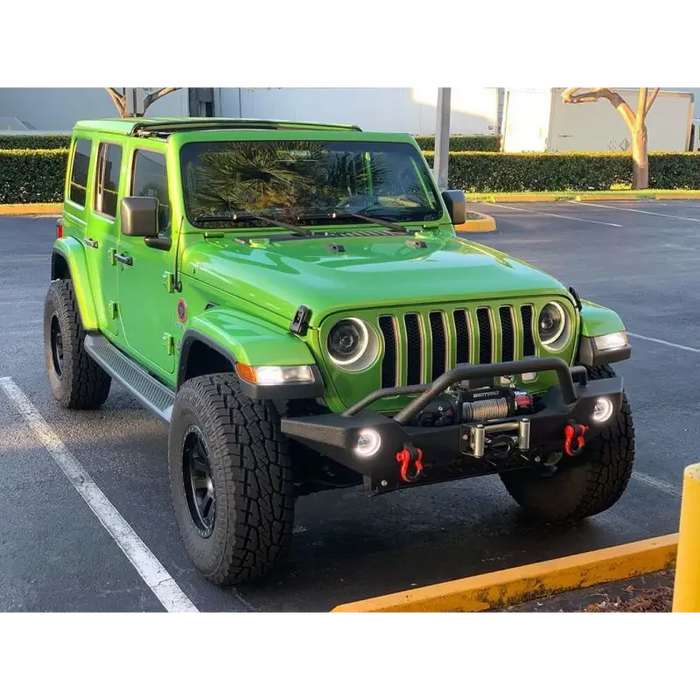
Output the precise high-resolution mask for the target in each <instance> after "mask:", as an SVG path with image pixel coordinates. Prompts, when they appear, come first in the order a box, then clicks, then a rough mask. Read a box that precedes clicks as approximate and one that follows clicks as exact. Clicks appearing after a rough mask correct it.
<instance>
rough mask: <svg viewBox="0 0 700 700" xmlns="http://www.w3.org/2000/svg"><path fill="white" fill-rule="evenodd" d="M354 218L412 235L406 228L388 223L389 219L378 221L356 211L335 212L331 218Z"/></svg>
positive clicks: (391, 222)
mask: <svg viewBox="0 0 700 700" xmlns="http://www.w3.org/2000/svg"><path fill="white" fill-rule="evenodd" d="M343 217H352V218H353V219H361V220H362V221H367V222H369V223H370V224H377V226H386V227H387V228H388V229H389V230H390V231H399V232H400V233H411V231H409V230H408V229H407V228H406V227H405V226H401V224H396V223H394V222H393V221H388V220H387V219H377V218H376V217H374V216H367V215H366V214H361V213H360V212H356V211H334V212H332V213H331V218H333V219H337V218H343Z"/></svg>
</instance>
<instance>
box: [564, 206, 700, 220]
mask: <svg viewBox="0 0 700 700" xmlns="http://www.w3.org/2000/svg"><path fill="white" fill-rule="evenodd" d="M576 204H580V205H581V206H583V207H598V209H615V211H631V212H634V213H635V214H648V215H649V216H662V217H663V218H664V219H682V220H683V221H695V222H697V223H700V219H692V218H691V217H689V216H678V214H662V213H661V212H658V211H646V209H632V208H628V207H611V206H610V205H609V204H593V203H592V202H576Z"/></svg>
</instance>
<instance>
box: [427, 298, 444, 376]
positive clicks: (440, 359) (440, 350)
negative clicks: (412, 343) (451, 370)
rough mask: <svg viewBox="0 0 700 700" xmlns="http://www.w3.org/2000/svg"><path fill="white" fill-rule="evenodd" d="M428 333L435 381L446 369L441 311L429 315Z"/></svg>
mask: <svg viewBox="0 0 700 700" xmlns="http://www.w3.org/2000/svg"><path fill="white" fill-rule="evenodd" d="M430 333H431V340H432V349H433V371H432V374H431V377H432V380H433V381H435V380H436V379H437V378H438V377H439V376H440V375H441V374H444V373H445V369H446V368H447V337H446V334H445V319H444V317H443V315H442V312H441V311H432V312H431V313H430Z"/></svg>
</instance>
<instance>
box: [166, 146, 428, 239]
mask: <svg viewBox="0 0 700 700" xmlns="http://www.w3.org/2000/svg"><path fill="white" fill-rule="evenodd" d="M180 162H181V167H182V181H183V189H184V199H185V210H186V214H187V218H188V219H189V220H190V221H191V222H193V223H194V224H195V225H196V226H200V227H202V228H210V227H212V226H215V227H216V228H221V227H222V226H245V227H246V228H248V227H252V226H267V227H269V226H270V225H271V224H270V223H269V221H268V222H265V221H262V220H255V219H252V218H251V217H248V218H246V217H243V216H241V217H240V218H239V219H238V220H236V221H234V220H233V218H234V216H235V215H236V214H238V215H241V214H243V213H245V212H248V213H253V214H262V215H264V216H267V217H270V218H274V219H277V220H282V221H287V222H298V221H303V222H304V223H307V224H308V223H311V224H312V225H313V224H314V223H319V224H323V223H332V222H333V220H336V221H335V223H338V222H337V219H343V220H347V221H351V220H354V222H355V223H360V221H361V220H360V219H359V218H358V217H355V216H354V214H357V213H361V214H363V215H366V216H372V217H374V218H376V219H383V220H386V221H435V220H437V219H440V218H441V216H442V206H441V204H440V200H439V198H438V195H437V192H436V191H435V188H434V187H433V185H432V183H431V180H430V175H429V172H428V170H427V168H426V166H425V162H424V161H423V159H422V157H421V154H420V152H419V151H417V150H416V149H415V148H414V147H413V146H412V145H411V144H407V143H369V142H335V141H258V142H251V141H237V142H230V141H227V142H220V143H189V144H186V145H185V146H183V148H182V150H181V151H180ZM217 217H219V218H217ZM227 217H230V219H231V220H230V221H226V220H225V219H226V218H227ZM207 219H209V221H207Z"/></svg>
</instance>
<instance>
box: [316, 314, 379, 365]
mask: <svg viewBox="0 0 700 700" xmlns="http://www.w3.org/2000/svg"><path fill="white" fill-rule="evenodd" d="M327 346H328V354H329V355H330V358H331V360H333V362H335V364H336V365H338V366H339V367H343V368H345V369H350V370H361V369H365V368H366V367H368V366H369V365H370V364H371V363H372V362H374V360H375V359H376V357H377V354H378V352H379V343H378V341H377V336H376V333H375V332H374V331H373V330H372V329H371V328H370V326H368V325H367V324H366V323H365V322H364V321H361V320H360V319H359V318H344V319H343V320H342V321H338V323H336V324H335V325H334V326H333V328H331V330H330V333H329V334H328V341H327Z"/></svg>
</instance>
